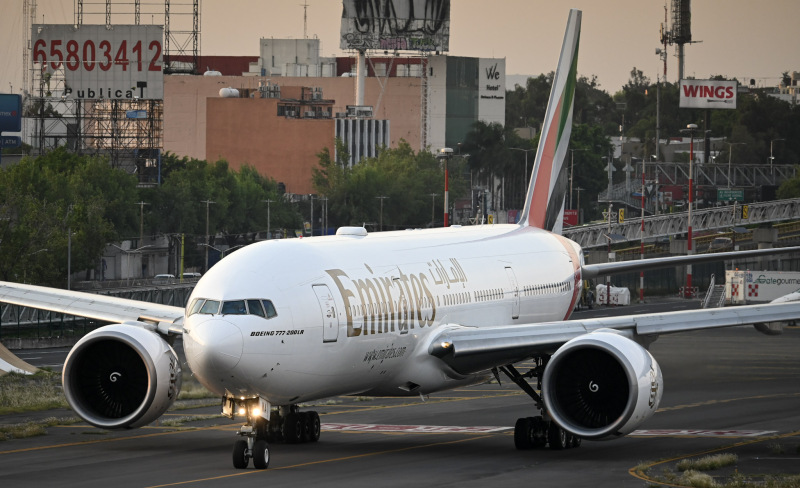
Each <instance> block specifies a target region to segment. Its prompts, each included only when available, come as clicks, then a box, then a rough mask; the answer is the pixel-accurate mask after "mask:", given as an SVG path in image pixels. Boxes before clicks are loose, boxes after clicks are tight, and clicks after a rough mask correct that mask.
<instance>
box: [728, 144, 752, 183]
mask: <svg viewBox="0 0 800 488" xmlns="http://www.w3.org/2000/svg"><path fill="white" fill-rule="evenodd" d="M745 144H747V143H746V142H729V143H728V189H730V188H731V155H732V154H733V146H743V145H745Z"/></svg>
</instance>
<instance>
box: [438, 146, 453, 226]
mask: <svg viewBox="0 0 800 488" xmlns="http://www.w3.org/2000/svg"><path fill="white" fill-rule="evenodd" d="M452 155H453V149H452V148H449V147H443V148H441V149H439V158H440V159H442V161H443V162H444V226H445V227H449V226H450V214H449V209H448V205H449V204H450V202H449V200H448V189H449V188H448V181H447V180H448V174H447V160H448V159H450V157H451V156H452Z"/></svg>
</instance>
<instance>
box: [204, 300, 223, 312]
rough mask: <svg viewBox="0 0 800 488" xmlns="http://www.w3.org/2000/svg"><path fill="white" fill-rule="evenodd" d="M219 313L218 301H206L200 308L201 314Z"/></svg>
mask: <svg viewBox="0 0 800 488" xmlns="http://www.w3.org/2000/svg"><path fill="white" fill-rule="evenodd" d="M217 312H219V302H218V301H217V300H206V301H205V303H203V306H202V307H200V313H206V314H215V313H217Z"/></svg>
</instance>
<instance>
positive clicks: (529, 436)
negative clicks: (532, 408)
mask: <svg viewBox="0 0 800 488" xmlns="http://www.w3.org/2000/svg"><path fill="white" fill-rule="evenodd" d="M532 427H533V425H532V422H531V418H530V417H524V418H520V419H517V423H516V424H515V425H514V447H516V448H517V449H518V450H520V451H522V450H525V449H533V429H532Z"/></svg>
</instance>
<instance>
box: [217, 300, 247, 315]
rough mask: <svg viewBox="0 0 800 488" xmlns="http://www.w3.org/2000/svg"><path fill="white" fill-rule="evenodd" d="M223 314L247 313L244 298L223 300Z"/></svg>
mask: <svg viewBox="0 0 800 488" xmlns="http://www.w3.org/2000/svg"><path fill="white" fill-rule="evenodd" d="M221 313H222V315H247V308H246V307H245V305H244V300H231V301H229V302H222V311H221Z"/></svg>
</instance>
